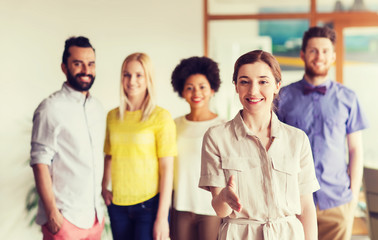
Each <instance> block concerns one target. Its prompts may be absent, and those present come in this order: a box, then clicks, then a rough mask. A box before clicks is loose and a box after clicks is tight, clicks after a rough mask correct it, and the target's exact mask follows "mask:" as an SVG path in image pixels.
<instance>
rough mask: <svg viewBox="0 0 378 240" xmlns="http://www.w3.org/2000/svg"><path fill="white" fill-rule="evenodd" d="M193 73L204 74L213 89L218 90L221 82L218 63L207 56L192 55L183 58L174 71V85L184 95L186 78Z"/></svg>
mask: <svg viewBox="0 0 378 240" xmlns="http://www.w3.org/2000/svg"><path fill="white" fill-rule="evenodd" d="M193 74H203V75H204V76H205V77H206V78H207V80H208V81H209V83H210V87H211V89H213V90H214V92H217V91H218V89H219V86H220V84H221V80H220V77H219V68H218V64H217V63H216V62H214V61H213V60H211V59H210V58H207V57H190V58H186V59H182V60H181V62H180V63H179V64H178V65H177V66H176V68H175V69H174V70H173V72H172V77H171V78H172V81H171V84H172V87H173V90H174V91H175V92H177V93H178V95H179V96H180V97H182V91H183V90H184V85H185V81H186V79H188V78H189V77H190V76H191V75H193Z"/></svg>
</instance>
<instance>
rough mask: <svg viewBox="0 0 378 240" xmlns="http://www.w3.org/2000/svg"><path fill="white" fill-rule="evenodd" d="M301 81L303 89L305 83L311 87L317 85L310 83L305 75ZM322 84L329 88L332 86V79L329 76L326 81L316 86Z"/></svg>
mask: <svg viewBox="0 0 378 240" xmlns="http://www.w3.org/2000/svg"><path fill="white" fill-rule="evenodd" d="M300 83H301V87H302V89H303V87H304V86H305V85H307V86H310V87H315V86H314V85H312V84H310V83H308V82H307V81H306V80H305V79H304V76H303V78H302V80H301V81H300ZM322 86H324V87H326V88H327V89H329V87H330V86H331V79H329V78H328V79H327V80H326V81H325V82H324V83H322V84H320V85H318V86H316V87H322Z"/></svg>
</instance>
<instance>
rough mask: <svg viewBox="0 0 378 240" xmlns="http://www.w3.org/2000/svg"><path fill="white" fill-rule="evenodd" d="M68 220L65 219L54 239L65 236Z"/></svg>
mask: <svg viewBox="0 0 378 240" xmlns="http://www.w3.org/2000/svg"><path fill="white" fill-rule="evenodd" d="M66 225H67V220H66V219H65V218H64V217H63V222H62V225H61V226H60V228H59V230H58V231H57V232H56V233H54V234H53V236H54V237H58V236H60V235H62V234H64V231H65V230H66Z"/></svg>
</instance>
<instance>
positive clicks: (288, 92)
mask: <svg viewBox="0 0 378 240" xmlns="http://www.w3.org/2000/svg"><path fill="white" fill-rule="evenodd" d="M300 92H302V88H301V84H300V81H297V82H294V83H291V84H289V85H286V86H284V87H282V88H281V89H280V92H279V96H280V97H279V101H281V100H287V99H289V98H292V97H295V96H297V93H300Z"/></svg>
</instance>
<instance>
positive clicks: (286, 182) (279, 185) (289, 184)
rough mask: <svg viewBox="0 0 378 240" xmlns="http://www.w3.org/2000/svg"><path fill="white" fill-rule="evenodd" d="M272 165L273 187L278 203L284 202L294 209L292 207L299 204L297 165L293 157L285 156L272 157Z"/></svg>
mask: <svg viewBox="0 0 378 240" xmlns="http://www.w3.org/2000/svg"><path fill="white" fill-rule="evenodd" d="M272 165H273V179H274V188H275V192H276V193H278V195H277V196H278V201H279V203H278V204H284V205H285V206H286V207H288V208H289V209H292V210H294V208H297V206H300V195H299V185H298V184H299V183H298V173H299V171H300V169H299V166H298V164H296V162H295V160H294V159H289V158H288V157H286V156H282V157H280V158H272ZM280 199H285V200H284V201H283V200H280Z"/></svg>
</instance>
